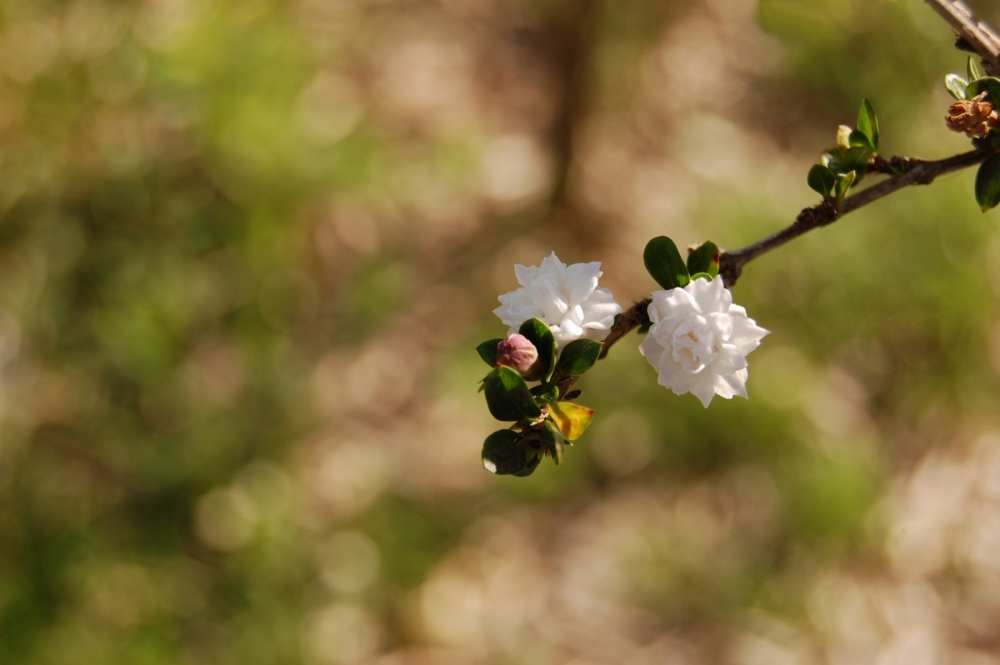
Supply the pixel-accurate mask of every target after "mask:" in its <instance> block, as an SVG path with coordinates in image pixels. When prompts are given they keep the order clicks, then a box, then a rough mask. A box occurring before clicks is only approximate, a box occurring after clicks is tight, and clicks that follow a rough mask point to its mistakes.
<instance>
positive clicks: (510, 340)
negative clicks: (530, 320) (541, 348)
mask: <svg viewBox="0 0 1000 665" xmlns="http://www.w3.org/2000/svg"><path fill="white" fill-rule="evenodd" d="M537 362H538V349H536V348H535V345H534V344H532V343H531V342H530V341H529V340H528V338H527V337H525V336H524V335H520V334H518V333H512V334H511V335H508V336H507V339H505V340H503V341H502V342H500V344H498V345H497V364H499V365H506V366H507V367H511V368H513V369H515V370H517V371H518V372H520V373H521V374H531V373H532V370H533V369H536V368H535V364H536V363H537Z"/></svg>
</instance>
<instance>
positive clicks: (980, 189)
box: [976, 154, 1000, 212]
mask: <svg viewBox="0 0 1000 665" xmlns="http://www.w3.org/2000/svg"><path fill="white" fill-rule="evenodd" d="M976 203H978V204H979V209H980V210H982V211H983V212H986V211H987V210H990V209H992V208H995V207H996V206H997V204H1000V154H993V155H990V156H989V157H987V158H986V161H985V162H983V164H982V166H980V167H979V172H978V173H977V174H976Z"/></svg>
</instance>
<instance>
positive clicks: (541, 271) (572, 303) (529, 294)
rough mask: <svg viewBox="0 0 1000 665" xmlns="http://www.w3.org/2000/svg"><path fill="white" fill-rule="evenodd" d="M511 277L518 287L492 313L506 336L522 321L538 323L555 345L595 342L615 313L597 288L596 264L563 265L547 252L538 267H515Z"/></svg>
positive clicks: (606, 293)
mask: <svg viewBox="0 0 1000 665" xmlns="http://www.w3.org/2000/svg"><path fill="white" fill-rule="evenodd" d="M514 274H515V275H517V281H518V282H519V283H520V284H521V288H519V289H517V290H516V291H511V292H510V293H505V294H503V295H502V296H500V298H499V300H500V303H501V305H500V307H497V308H496V309H495V310H493V313H494V314H496V315H497V316H499V317H500V320H501V321H503V322H504V323H505V324H507V325H508V326H510V332H517V330H518V328H520V326H521V324H522V323H524V322H525V321H527V320H528V319H539V320H540V321H543V322H544V323H545V325H547V326H548V327H549V329H550V330H551V331H552V335H553V336H554V337H555V338H556V341H557V342H558V343H559V346H563V345H565V344H567V343H569V342H572V341H573V340H575V339H581V338H586V339H596V340H598V341H601V340H603V339H604V338H605V337H607V336H608V333H609V332H610V331H611V326H613V325H614V323H615V316H616V315H618V314H621V311H622V308H621V305H619V304H618V303H616V302H615V300H614V297H613V296H612V295H611V291H608V290H607V289H602V288H600V287H598V286H597V280H598V278H599V277H600V276H601V275H603V274H604V273H602V272H601V264H600V263H599V262H596V261H595V262H593V263H574V264H573V265H571V266H567V265H566V264H565V263H563V262H562V261H560V260H559V257H557V256H556V253H555V252H552V254H550V255H549V256H547V257H545V258H544V259H542V265H541V266H540V267H536V266H531V267H530V268H525V267H524V266H520V265H515V266H514Z"/></svg>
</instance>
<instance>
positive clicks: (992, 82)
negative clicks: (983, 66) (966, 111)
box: [965, 76, 1000, 107]
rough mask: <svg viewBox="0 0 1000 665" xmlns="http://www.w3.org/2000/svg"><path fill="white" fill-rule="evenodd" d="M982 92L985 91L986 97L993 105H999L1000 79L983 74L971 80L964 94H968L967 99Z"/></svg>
mask: <svg viewBox="0 0 1000 665" xmlns="http://www.w3.org/2000/svg"><path fill="white" fill-rule="evenodd" d="M982 92H985V93H986V97H987V98H988V99H989V101H990V103H991V104H993V106H994V107H996V106H1000V79H998V78H996V77H995V76H984V77H983V78H981V79H979V80H977V81H972V82H971V83H969V87H968V88H966V91H965V94H967V95H968V96H969V99H972V98H973V97H976V96H977V95H979V94H980V93H982Z"/></svg>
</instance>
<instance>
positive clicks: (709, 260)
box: [687, 240, 719, 279]
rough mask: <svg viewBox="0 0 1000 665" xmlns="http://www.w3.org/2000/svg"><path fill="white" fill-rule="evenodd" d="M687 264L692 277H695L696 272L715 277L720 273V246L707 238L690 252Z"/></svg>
mask: <svg viewBox="0 0 1000 665" xmlns="http://www.w3.org/2000/svg"><path fill="white" fill-rule="evenodd" d="M687 266H688V272H689V273H691V275H692V277H691V279H694V274H695V273H699V272H703V273H708V274H709V275H711V277H709V279H711V278H712V277H715V276H716V275H718V274H719V248H718V247H716V246H715V243H714V242H712V241H710V240H706V241H705V242H704V243H702V244H701V246H699V247H698V249H696V250H694V251H693V252H691V253H690V254H688V261H687Z"/></svg>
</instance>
